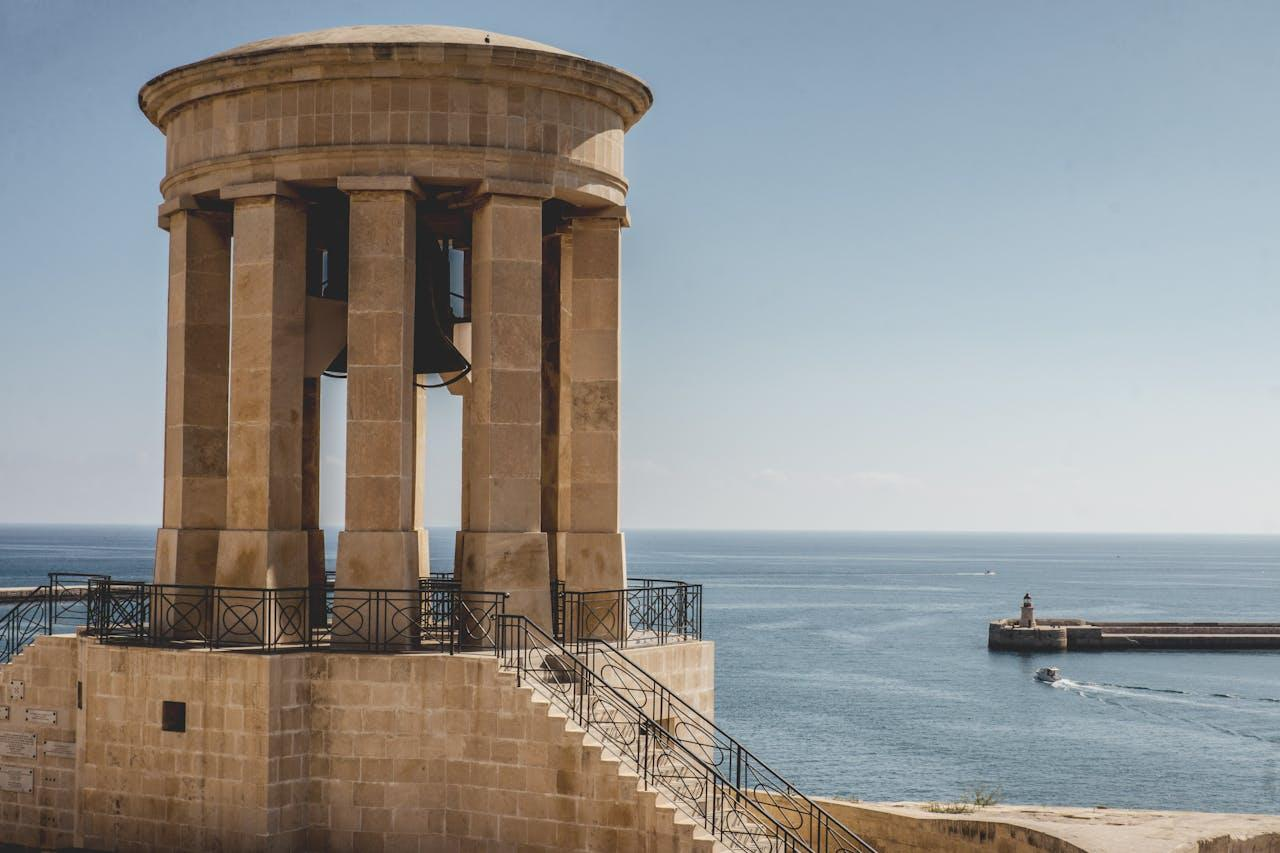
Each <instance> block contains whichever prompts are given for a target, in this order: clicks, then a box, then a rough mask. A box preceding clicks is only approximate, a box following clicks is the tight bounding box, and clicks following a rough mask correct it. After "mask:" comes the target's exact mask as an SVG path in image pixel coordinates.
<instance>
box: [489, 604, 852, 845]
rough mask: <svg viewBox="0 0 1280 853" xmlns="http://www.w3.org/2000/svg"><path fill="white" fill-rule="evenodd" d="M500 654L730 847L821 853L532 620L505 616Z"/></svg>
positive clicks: (500, 629)
mask: <svg viewBox="0 0 1280 853" xmlns="http://www.w3.org/2000/svg"><path fill="white" fill-rule="evenodd" d="M537 650H541V651H542V652H543V656H542V658H541V659H540V660H539V661H537V662H536V663H535V661H534V658H533V656H532V655H531V653H532V652H534V651H537ZM496 651H497V654H498V661H499V665H500V666H502V667H503V668H505V669H514V670H515V673H516V684H517V685H520V684H524V683H529V684H531V685H537V686H539V687H541V688H542V689H540V690H538V692H539V693H540V694H541V695H542V696H543V697H544V698H546V699H548V700H550V701H551V702H552V704H553V705H555V706H556V707H558V708H559V710H561V711H563V712H565V713H566V714H567V715H568V716H569V718H570V719H571V720H572V721H573V722H574V723H576V724H578V725H579V726H581V727H582V728H583V729H584V730H586V731H587V732H589V733H591V734H592V735H593V736H594V737H597V738H599V739H600V740H601V741H603V742H604V743H605V744H606V745H607V746H608V747H609V749H610V751H611V752H612V753H614V754H615V755H617V756H618V757H619V758H621V759H622V760H623V761H625V762H626V763H628V764H629V765H630V766H631V768H632V769H633V770H635V771H636V773H637V774H638V775H639V776H640V778H641V780H642V781H643V782H644V784H645V785H646V786H648V787H650V788H654V789H657V790H659V791H661V792H662V793H663V795H664V796H666V797H667V798H669V799H670V800H671V801H672V803H674V804H675V806H676V808H677V809H678V810H679V811H681V812H682V813H683V814H685V815H686V816H687V817H690V818H692V819H693V820H695V821H696V822H698V823H699V824H701V825H702V826H703V828H705V829H706V830H707V831H708V832H710V833H711V835H713V836H714V837H716V838H717V839H719V840H720V841H721V842H723V843H724V844H726V845H728V846H729V847H731V848H733V849H735V850H746V851H752V853H756V851H760V853H763V851H778V853H800V851H805V853H817V851H813V850H812V849H811V848H810V847H809V846H808V845H807V844H806V843H805V842H804V841H803V840H802V839H801V838H800V837H799V836H797V835H796V834H795V833H794V832H792V831H791V830H789V829H788V828H787V826H786V825H785V824H783V823H782V822H780V821H779V820H778V819H777V818H776V817H775V816H774V815H773V814H771V813H770V812H769V811H768V810H766V809H765V808H764V807H762V806H761V805H760V803H759V802H757V801H756V800H755V799H754V798H753V797H752V796H751V795H750V794H748V793H747V792H745V791H742V790H740V789H739V788H737V787H736V786H734V785H733V783H732V782H731V781H730V780H728V779H726V778H724V777H723V776H722V775H721V774H720V773H718V772H717V771H716V770H715V769H714V768H713V767H712V766H711V765H710V764H708V763H707V762H706V761H705V760H703V758H702V757H700V756H699V755H697V754H696V753H695V752H694V751H692V750H691V749H690V748H689V745H688V744H686V743H684V742H683V741H681V740H680V739H678V738H676V737H674V736H673V735H672V733H671V732H669V731H668V730H667V729H666V728H664V727H663V725H662V723H660V722H659V721H658V720H655V719H654V718H653V717H651V716H649V714H648V713H647V712H646V711H645V710H644V708H643V707H641V706H638V705H636V704H635V703H634V702H632V701H631V700H630V699H628V698H627V697H626V695H624V694H623V693H622V692H620V691H618V690H617V689H615V688H614V687H613V685H611V684H608V683H607V682H605V681H604V680H603V679H602V678H601V677H600V676H598V675H597V674H596V673H595V672H594V671H592V669H591V668H590V666H589V665H588V664H587V663H586V662H585V661H583V660H582V659H581V658H580V657H578V656H577V655H575V654H574V653H573V652H571V651H570V650H569V649H568V648H566V647H565V646H564V645H562V644H561V643H560V642H559V641H557V640H556V639H555V638H554V637H552V636H551V635H550V634H548V633H547V632H546V631H544V630H542V628H540V627H539V626H538V625H536V624H534V623H533V622H531V621H530V620H529V619H528V618H527V617H525V616H523V615H520V614H511V613H508V614H504V615H502V616H499V617H498V643H497V648H496ZM539 674H541V675H542V676H543V677H537V676H538V675H539ZM824 853H825V851H824ZM832 853H834V851H833V852H832Z"/></svg>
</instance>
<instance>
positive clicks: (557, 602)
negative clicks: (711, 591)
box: [552, 578, 702, 647]
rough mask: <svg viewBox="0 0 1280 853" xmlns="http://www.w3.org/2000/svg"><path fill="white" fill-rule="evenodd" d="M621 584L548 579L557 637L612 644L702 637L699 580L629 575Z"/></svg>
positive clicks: (565, 639)
mask: <svg viewBox="0 0 1280 853" xmlns="http://www.w3.org/2000/svg"><path fill="white" fill-rule="evenodd" d="M631 583H632V584H634V585H633V586H628V587H626V588H625V589H596V590H569V589H566V588H565V585H564V584H563V583H562V582H559V581H557V582H554V583H553V584H552V595H553V601H552V626H553V631H554V632H555V635H556V637H557V638H558V639H561V640H564V641H566V642H570V643H572V642H576V641H577V640H580V639H601V640H608V641H609V642H611V643H614V644H615V645H618V646H623V647H626V646H642V645H665V644H667V643H679V642H688V641H691V640H700V639H702V584H689V583H684V582H682V581H667V580H660V579H657V578H633V579H631Z"/></svg>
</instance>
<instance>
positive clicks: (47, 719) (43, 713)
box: [27, 708, 58, 726]
mask: <svg viewBox="0 0 1280 853" xmlns="http://www.w3.org/2000/svg"><path fill="white" fill-rule="evenodd" d="M27 722H28V723H39V724H40V725H42V726H52V725H56V724H57V722H58V712H57V711H51V710H49V709H47V708H28V709H27Z"/></svg>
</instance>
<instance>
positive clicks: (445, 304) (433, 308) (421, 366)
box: [413, 219, 471, 375]
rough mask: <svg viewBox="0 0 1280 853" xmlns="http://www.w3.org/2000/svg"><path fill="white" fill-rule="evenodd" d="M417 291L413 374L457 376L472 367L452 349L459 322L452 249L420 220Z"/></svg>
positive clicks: (415, 296) (456, 349)
mask: <svg viewBox="0 0 1280 853" xmlns="http://www.w3.org/2000/svg"><path fill="white" fill-rule="evenodd" d="M417 243H418V252H417V263H416V264H415V267H416V268H417V282H416V286H415V288H414V295H413V301H414V316H413V372H414V373H415V374H418V375H421V374H423V373H458V372H461V371H465V370H467V369H468V368H469V367H470V366H471V365H470V364H468V363H467V360H466V359H465V358H463V356H462V353H460V352H458V348H457V347H455V346H454V345H453V325H454V323H455V322H456V321H457V318H456V317H454V316H453V310H452V308H450V306H449V249H448V246H447V245H444V244H441V243H440V242H439V241H438V240H437V239H436V238H435V235H434V234H432V233H431V229H430V228H428V227H427V226H426V224H425V223H424V222H423V221H422V220H421V219H419V220H418V240H417Z"/></svg>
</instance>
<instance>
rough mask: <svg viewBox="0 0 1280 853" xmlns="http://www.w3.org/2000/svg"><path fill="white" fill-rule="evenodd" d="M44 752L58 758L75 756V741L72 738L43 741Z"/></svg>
mask: <svg viewBox="0 0 1280 853" xmlns="http://www.w3.org/2000/svg"><path fill="white" fill-rule="evenodd" d="M44 754H45V755H54V756H57V757H58V758H75V757H76V742H75V741H73V740H47V741H45V742H44Z"/></svg>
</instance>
